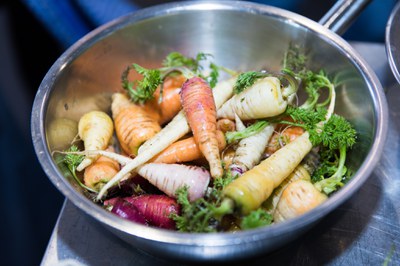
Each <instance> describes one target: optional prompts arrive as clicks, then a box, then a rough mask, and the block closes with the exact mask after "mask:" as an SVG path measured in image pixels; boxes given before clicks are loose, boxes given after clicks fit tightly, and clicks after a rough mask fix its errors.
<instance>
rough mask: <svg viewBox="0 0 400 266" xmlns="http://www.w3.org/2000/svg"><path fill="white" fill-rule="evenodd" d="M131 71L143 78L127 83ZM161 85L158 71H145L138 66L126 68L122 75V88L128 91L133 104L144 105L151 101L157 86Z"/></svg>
mask: <svg viewBox="0 0 400 266" xmlns="http://www.w3.org/2000/svg"><path fill="white" fill-rule="evenodd" d="M131 69H134V70H136V72H137V73H139V74H140V75H142V76H143V79H142V80H137V81H135V82H129V81H128V74H129V71H130V70H131ZM161 83H162V78H161V72H160V70H158V69H146V68H144V67H141V66H139V65H138V64H132V65H131V66H128V67H127V68H126V70H125V71H124V72H123V74H122V87H123V88H124V89H125V90H127V91H128V94H129V96H130V97H131V99H132V101H133V102H135V103H144V102H146V101H147V100H150V99H152V98H153V97H154V96H153V95H154V92H155V91H156V89H157V87H158V85H160V84H161Z"/></svg>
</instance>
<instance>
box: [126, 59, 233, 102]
mask: <svg viewBox="0 0 400 266" xmlns="http://www.w3.org/2000/svg"><path fill="white" fill-rule="evenodd" d="M209 57H211V55H210V54H206V53H198V54H197V55H196V57H195V58H191V57H186V56H184V55H182V54H181V53H179V52H172V53H170V54H168V55H167V56H166V58H165V59H164V60H163V62H162V67H160V68H154V69H146V68H144V67H142V66H140V65H138V64H132V65H130V66H128V67H127V68H126V69H125V70H124V71H123V73H122V75H121V81H122V88H123V89H125V90H126V91H127V92H128V94H129V96H130V98H131V99H132V101H133V102H135V103H141V104H142V103H145V102H146V101H148V100H151V99H153V97H154V92H155V91H156V89H157V87H158V86H159V85H161V91H160V100H161V99H162V84H163V81H164V80H165V78H166V77H167V76H169V75H171V74H176V73H180V74H182V75H183V76H185V77H187V78H190V77H193V76H199V77H201V78H203V79H204V80H206V81H207V82H208V83H209V84H210V87H211V88H213V87H214V86H215V85H216V83H217V81H218V77H219V71H220V70H221V69H222V70H224V71H227V72H228V71H229V70H228V69H226V68H223V67H218V66H217V65H215V64H213V63H211V64H210V70H211V72H210V74H209V75H208V76H204V75H203V74H202V72H201V71H202V70H203V67H202V65H201V61H204V60H207V59H208V58H209ZM131 70H135V71H136V72H137V73H138V74H140V75H141V76H142V79H140V80H134V81H129V80H128V75H129V72H130V71H131Z"/></svg>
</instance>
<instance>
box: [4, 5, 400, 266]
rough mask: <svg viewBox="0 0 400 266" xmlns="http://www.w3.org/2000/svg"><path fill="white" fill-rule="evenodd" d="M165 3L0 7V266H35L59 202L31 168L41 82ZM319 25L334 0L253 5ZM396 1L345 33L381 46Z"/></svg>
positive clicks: (372, 11)
mask: <svg viewBox="0 0 400 266" xmlns="http://www.w3.org/2000/svg"><path fill="white" fill-rule="evenodd" d="M165 2H167V1H151V0H147V1H146V0H140V1H133V0H16V1H12V0H10V1H3V2H0V58H1V59H0V69H1V71H0V113H1V116H0V119H1V126H0V144H1V153H0V156H1V165H0V176H1V181H2V182H1V184H2V185H1V191H0V199H1V202H2V204H1V207H0V208H1V209H0V213H2V214H3V215H2V219H1V221H2V223H1V229H0V237H1V239H2V240H3V245H2V246H3V248H2V249H0V250H1V261H2V265H39V264H40V261H41V259H42V256H43V254H44V252H45V249H46V245H47V242H48V240H49V238H50V236H51V232H52V230H53V228H54V225H55V223H56V220H57V216H58V214H59V212H60V209H61V206H62V203H63V201H64V198H63V197H62V195H61V194H60V193H59V192H58V191H57V190H56V188H55V187H54V186H53V185H52V184H51V183H50V181H49V180H48V179H47V177H46V176H45V174H44V173H43V171H42V169H41V167H40V165H39V163H38V162H37V159H36V156H35V153H34V150H33V146H32V143H31V136H30V111H31V106H32V102H33V99H34V96H35V93H36V90H37V88H38V87H39V84H40V82H41V80H42V78H43V77H44V75H45V74H46V72H47V70H48V69H49V68H50V66H51V65H52V64H53V62H54V61H55V60H56V59H57V57H58V56H59V55H61V53H62V52H63V51H64V50H65V49H66V48H68V47H69V46H70V45H71V44H73V43H74V42H75V41H77V40H78V39H79V38H81V37H82V36H83V35H85V34H86V33H88V32H89V31H91V30H92V29H94V28H96V27H97V26H99V25H101V24H103V23H106V22H108V21H110V20H112V19H114V18H116V17H119V16H121V15H125V14H127V13H129V12H133V11H135V10H137V9H141V8H145V7H147V6H151V5H155V4H159V3H165ZM253 2H259V3H264V4H268V5H273V6H277V7H280V8H284V9H287V10H290V11H293V12H296V13H299V14H301V15H304V16H306V17H309V18H311V19H313V20H316V21H318V20H319V19H320V18H321V17H322V16H323V15H324V14H325V13H326V12H327V10H328V9H329V8H330V7H331V6H332V5H333V4H334V3H335V1H333V0H325V1H311V0H298V1H295V0H264V1H262V0H258V1H253ZM396 2H397V1H395V0H373V1H372V2H371V3H370V5H369V6H368V7H367V9H366V10H364V12H363V13H362V14H361V16H359V17H358V19H357V20H356V21H355V23H354V24H353V25H352V26H351V27H350V28H349V30H348V31H347V32H346V33H345V34H344V35H343V37H344V38H345V39H347V40H349V41H364V42H378V43H383V42H384V33H385V27H386V23H387V20H388V18H389V15H390V12H391V10H392V8H393V7H394V5H395V4H396Z"/></svg>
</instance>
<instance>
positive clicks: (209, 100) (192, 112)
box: [181, 77, 223, 178]
mask: <svg viewBox="0 0 400 266" xmlns="http://www.w3.org/2000/svg"><path fill="white" fill-rule="evenodd" d="M181 101H182V107H183V110H184V112H185V115H186V118H187V121H188V124H189V126H190V128H191V130H192V132H193V137H194V140H195V141H196V143H197V145H199V149H200V150H201V152H202V153H203V155H204V157H205V158H206V159H207V161H208V163H209V165H210V172H211V176H212V177H213V178H217V177H222V175H223V169H222V165H221V158H220V154H219V149H218V141H217V118H216V117H217V114H216V113H217V112H216V108H215V102H214V97H213V94H212V90H211V88H210V86H209V85H208V84H207V82H205V81H204V80H203V79H202V78H199V77H193V78H190V79H188V80H187V81H186V82H185V83H184V84H183V86H182V90H181Z"/></svg>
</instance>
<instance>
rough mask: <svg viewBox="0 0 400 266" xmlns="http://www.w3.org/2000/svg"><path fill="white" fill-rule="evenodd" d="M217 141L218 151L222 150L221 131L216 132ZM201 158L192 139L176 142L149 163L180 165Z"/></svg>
mask: <svg viewBox="0 0 400 266" xmlns="http://www.w3.org/2000/svg"><path fill="white" fill-rule="evenodd" d="M217 140H218V148H219V150H220V151H221V150H223V149H224V148H225V146H226V141H225V136H224V133H222V131H219V130H217ZM201 157H203V154H202V153H201V151H200V149H199V146H198V145H197V144H196V142H195V140H194V138H193V137H190V138H187V139H183V140H180V141H177V142H175V143H173V144H171V146H169V147H168V148H166V149H165V150H163V151H162V152H161V153H159V154H158V155H157V156H155V157H154V158H153V159H151V160H150V162H154V163H182V162H190V161H194V160H197V159H200V158H201Z"/></svg>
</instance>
